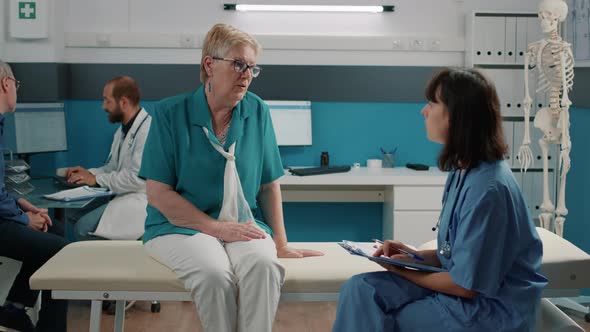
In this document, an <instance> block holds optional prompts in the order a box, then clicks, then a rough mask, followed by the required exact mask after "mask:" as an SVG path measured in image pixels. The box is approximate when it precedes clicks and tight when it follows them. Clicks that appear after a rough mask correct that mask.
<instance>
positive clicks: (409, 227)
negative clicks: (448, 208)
mask: <svg viewBox="0 0 590 332" xmlns="http://www.w3.org/2000/svg"><path fill="white" fill-rule="evenodd" d="M438 215H439V211H395V212H394V213H393V219H394V223H393V238H394V239H395V240H398V241H401V242H403V243H405V244H409V245H412V246H414V247H418V246H420V245H422V244H423V243H425V242H428V241H430V240H434V239H436V234H437V231H432V227H434V226H435V225H436V222H437V220H438Z"/></svg>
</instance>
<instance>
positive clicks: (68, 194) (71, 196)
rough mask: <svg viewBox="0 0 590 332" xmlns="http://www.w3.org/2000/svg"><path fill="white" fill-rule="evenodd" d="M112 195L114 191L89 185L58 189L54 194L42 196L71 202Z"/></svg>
mask: <svg viewBox="0 0 590 332" xmlns="http://www.w3.org/2000/svg"><path fill="white" fill-rule="evenodd" d="M112 195H115V193H114V192H113V191H111V190H108V189H106V188H92V187H89V186H83V187H79V188H75V189H68V190H62V191H58V192H56V193H54V194H49V195H43V197H45V198H47V199H51V200H55V201H63V202H72V201H81V200H85V199H90V198H94V197H102V196H112Z"/></svg>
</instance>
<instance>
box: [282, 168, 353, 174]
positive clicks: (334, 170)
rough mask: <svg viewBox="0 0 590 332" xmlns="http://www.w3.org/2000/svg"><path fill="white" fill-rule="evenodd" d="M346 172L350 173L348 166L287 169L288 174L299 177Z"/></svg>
mask: <svg viewBox="0 0 590 332" xmlns="http://www.w3.org/2000/svg"><path fill="white" fill-rule="evenodd" d="M348 171H350V166H327V167H326V166H324V167H306V168H291V169H289V172H291V174H293V175H299V176H306V175H320V174H330V173H344V172H348Z"/></svg>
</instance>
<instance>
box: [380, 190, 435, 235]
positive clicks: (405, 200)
mask: <svg viewBox="0 0 590 332" xmlns="http://www.w3.org/2000/svg"><path fill="white" fill-rule="evenodd" d="M392 189H393V190H392V191H390V192H386V195H385V204H384V205H383V208H384V210H383V213H384V224H383V238H385V239H394V240H398V241H401V242H403V243H406V244H409V245H413V246H419V245H421V244H422V243H424V242H427V241H430V240H433V239H435V238H436V232H433V231H432V227H434V226H435V225H436V221H437V219H438V215H439V213H440V210H441V208H442V195H443V190H444V186H443V185H424V186H419V185H416V186H401V185H400V186H393V188H392ZM388 202H391V203H392V204H387V203H388Z"/></svg>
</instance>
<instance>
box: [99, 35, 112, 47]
mask: <svg viewBox="0 0 590 332" xmlns="http://www.w3.org/2000/svg"><path fill="white" fill-rule="evenodd" d="M96 46H100V47H109V46H111V35H109V34H106V33H99V34H97V35H96Z"/></svg>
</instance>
